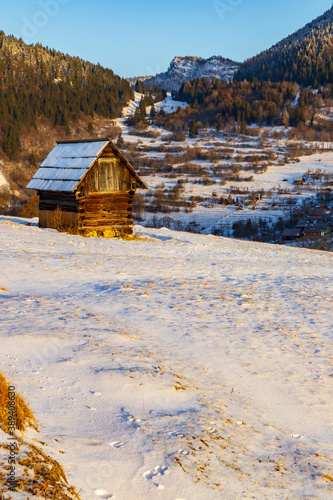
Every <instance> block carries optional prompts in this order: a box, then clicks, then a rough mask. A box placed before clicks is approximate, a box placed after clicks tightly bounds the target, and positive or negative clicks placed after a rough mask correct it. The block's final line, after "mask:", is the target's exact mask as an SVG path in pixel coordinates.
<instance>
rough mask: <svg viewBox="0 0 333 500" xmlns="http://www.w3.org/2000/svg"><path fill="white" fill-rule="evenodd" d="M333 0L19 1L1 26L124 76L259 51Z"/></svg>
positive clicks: (5, 11) (7, 9)
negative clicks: (183, 59)
mask: <svg viewBox="0 0 333 500" xmlns="http://www.w3.org/2000/svg"><path fill="white" fill-rule="evenodd" d="M331 7H332V0H316V1H313V0H279V1H278V2H277V1H275V2H269V1H267V0H208V1H205V0H168V1H164V2H158V0H154V1H153V0H140V1H138V0H95V1H94V2H93V1H92V0H90V1H88V0H32V1H31V0H15V1H11V2H8V3H7V2H6V3H5V4H4V5H2V6H1V23H0V29H2V30H3V31H4V32H5V33H6V34H13V35H15V36H17V37H18V38H20V37H22V38H23V40H24V41H25V42H27V43H36V42H40V43H41V44H43V45H45V46H48V47H50V48H55V49H57V50H60V51H61V52H65V53H69V54H70V55H76V56H79V57H81V58H83V59H87V60H89V61H91V62H94V63H97V62H99V63H100V64H102V65H103V66H105V67H108V68H111V69H112V70H113V71H114V72H115V73H117V74H119V75H121V76H124V77H129V76H141V75H148V74H156V73H158V72H161V71H166V69H167V67H168V66H169V63H170V62H171V60H172V59H173V57H174V56H186V55H190V56H199V57H204V58H207V57H210V56H213V55H221V56H223V57H228V58H230V59H233V60H236V61H243V60H244V59H246V58H248V57H251V56H254V55H256V54H257V53H259V52H261V51H262V50H264V49H267V48H269V47H270V46H271V45H273V44H274V43H276V42H278V41H279V40H281V39H282V38H284V37H286V36H287V35H289V34H291V33H293V32H294V31H296V30H297V29H299V28H301V27H303V26H304V25H305V24H306V23H307V22H310V21H311V20H312V19H314V18H316V17H318V16H319V15H321V14H323V13H324V12H325V11H326V10H328V9H329V8H331Z"/></svg>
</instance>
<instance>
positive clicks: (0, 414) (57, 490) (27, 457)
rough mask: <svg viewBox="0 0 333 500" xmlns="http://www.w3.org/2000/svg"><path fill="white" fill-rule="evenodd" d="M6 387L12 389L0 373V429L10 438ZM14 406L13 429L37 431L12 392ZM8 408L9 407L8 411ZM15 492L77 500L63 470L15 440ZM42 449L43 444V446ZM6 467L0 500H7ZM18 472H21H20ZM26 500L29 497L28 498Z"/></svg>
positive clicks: (28, 412)
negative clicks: (5, 494) (29, 428)
mask: <svg viewBox="0 0 333 500" xmlns="http://www.w3.org/2000/svg"><path fill="white" fill-rule="evenodd" d="M9 387H12V386H11V384H10V382H9V381H8V380H7V379H6V377H5V376H4V375H3V374H2V373H1V372H0V428H1V429H2V430H3V431H4V432H6V433H8V434H11V435H13V434H14V431H13V429H12V428H10V426H9V424H10V422H9V413H8V408H9V402H10V398H9V395H8V394H9ZM13 401H14V402H15V405H14V409H13V414H15V411H16V421H15V424H14V427H15V428H16V429H17V430H19V431H21V432H24V430H25V429H26V428H27V427H33V428H34V429H36V430H37V423H36V418H35V416H34V414H33V413H32V411H31V409H30V408H29V405H28V404H27V403H26V402H25V401H24V399H23V397H22V396H21V395H20V394H18V393H16V392H15V399H14V400H13ZM11 408H12V407H11ZM15 444H16V459H15V469H16V477H15V481H16V485H15V488H14V489H15V491H16V492H19V491H20V492H25V493H27V494H28V495H34V498H35V497H38V498H41V497H43V498H45V499H50V500H51V499H52V500H80V497H79V495H78V494H77V492H76V490H75V488H74V487H73V486H69V485H68V481H67V478H66V475H65V472H64V470H63V467H62V466H61V465H60V464H59V463H58V462H57V461H56V460H54V459H53V458H51V457H49V456H48V455H46V454H45V453H44V452H43V451H42V450H41V449H40V448H38V447H37V446H35V445H34V444H32V443H28V442H26V441H25V440H24V439H23V438H21V437H19V436H16V439H15ZM43 444H44V445H46V443H43ZM1 449H4V450H6V451H8V456H9V453H10V451H11V449H10V448H9V444H8V443H6V444H0V450H1ZM9 469H10V465H9V463H8V464H7V463H6V462H4V463H3V464H2V467H1V469H0V500H1V499H2V498H11V497H10V496H6V497H4V496H3V493H6V492H7V493H9V491H10V490H9V486H8V481H7V479H8V473H9ZM22 470H23V471H24V472H22ZM29 498H30V496H29Z"/></svg>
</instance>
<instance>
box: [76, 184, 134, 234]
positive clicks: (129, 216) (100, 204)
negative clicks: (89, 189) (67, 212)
mask: <svg viewBox="0 0 333 500" xmlns="http://www.w3.org/2000/svg"><path fill="white" fill-rule="evenodd" d="M133 196H134V191H125V192H123V191H118V192H115V193H94V194H90V195H89V196H87V197H85V198H82V199H80V200H79V201H80V208H79V230H80V232H83V233H84V232H88V231H97V232H98V233H99V232H103V231H106V230H110V229H111V230H115V231H122V232H125V233H128V234H131V233H132V229H133V224H134V222H133Z"/></svg>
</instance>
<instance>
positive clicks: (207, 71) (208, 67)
mask: <svg viewBox="0 0 333 500" xmlns="http://www.w3.org/2000/svg"><path fill="white" fill-rule="evenodd" d="M238 69H239V64H238V63H236V62H234V61H231V60H230V59H225V58H223V57H220V56H213V57H210V58H209V59H202V58H200V57H175V58H174V59H173V60H172V61H171V63H170V66H169V68H168V70H167V71H166V72H165V73H159V74H158V75H156V76H153V77H151V78H148V79H147V77H143V78H139V80H142V81H143V82H144V84H145V85H146V86H147V87H149V86H150V85H154V84H156V85H158V86H159V87H160V88H163V89H167V90H169V91H172V90H179V88H180V86H181V84H182V83H183V82H187V81H189V80H192V79H193V78H207V79H208V80H212V78H214V77H215V78H218V79H219V80H226V81H227V82H230V80H232V79H233V77H234V74H235V73H236V72H237V71H238ZM136 80H137V79H136V78H132V79H129V81H130V83H131V84H132V85H134V84H135V82H136Z"/></svg>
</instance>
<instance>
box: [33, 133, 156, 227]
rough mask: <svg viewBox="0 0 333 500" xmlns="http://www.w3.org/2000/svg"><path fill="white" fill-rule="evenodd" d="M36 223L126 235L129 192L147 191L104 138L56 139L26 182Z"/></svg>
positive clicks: (130, 222)
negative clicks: (35, 198)
mask: <svg viewBox="0 0 333 500" xmlns="http://www.w3.org/2000/svg"><path fill="white" fill-rule="evenodd" d="M27 188H28V189H35V190H36V191H37V192H38V195H39V226H40V227H47V228H54V229H63V230H65V231H66V230H69V229H74V230H76V231H77V232H79V233H80V234H95V235H97V236H101V235H109V236H117V235H119V234H132V231H133V210H132V203H133V196H134V194H135V190H136V189H137V188H143V189H147V186H146V184H145V183H144V182H143V181H142V180H141V179H140V177H139V176H138V174H137V173H136V172H135V170H134V169H133V167H132V165H131V164H130V163H129V162H128V161H127V160H126V158H125V157H124V155H123V154H122V153H121V151H120V150H119V149H118V148H117V146H116V145H115V144H113V142H112V141H111V139H109V138H105V139H92V140H79V141H58V142H57V145H56V146H55V148H54V149H53V150H52V151H51V152H50V154H49V155H48V156H47V158H46V159H45V160H44V161H43V163H42V164H41V165H40V167H39V169H38V170H37V172H36V173H35V175H34V176H33V178H32V180H31V181H30V182H29V184H28V185H27Z"/></svg>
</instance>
